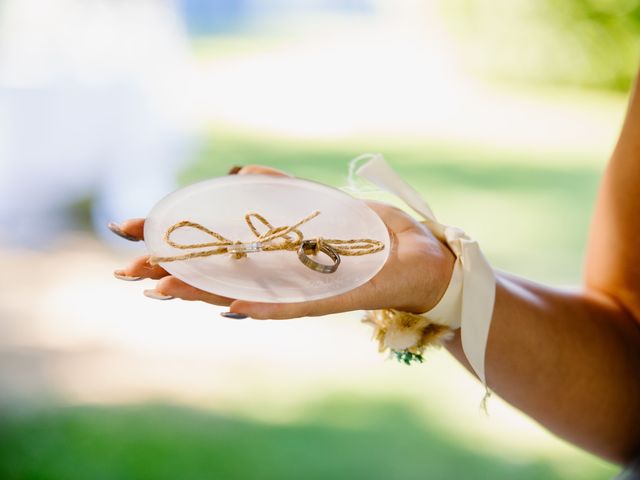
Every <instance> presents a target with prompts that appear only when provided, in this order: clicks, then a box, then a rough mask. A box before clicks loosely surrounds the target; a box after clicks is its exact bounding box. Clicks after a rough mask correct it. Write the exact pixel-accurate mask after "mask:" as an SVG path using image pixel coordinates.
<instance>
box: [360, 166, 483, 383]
mask: <svg viewBox="0 0 640 480" xmlns="http://www.w3.org/2000/svg"><path fill="white" fill-rule="evenodd" d="M351 162H352V163H351V165H350V172H351V173H352V174H355V175H356V176H358V177H361V178H364V179H366V180H368V181H369V182H371V183H373V184H375V185H376V186H378V187H379V188H381V189H383V190H385V191H387V192H389V193H392V194H394V195H395V196H397V197H398V198H400V199H401V200H403V201H404V202H405V203H406V204H407V205H408V206H409V207H411V208H412V209H413V210H415V211H416V212H417V213H418V214H419V215H420V216H421V217H422V218H423V219H424V221H423V222H422V223H424V224H425V225H427V226H428V227H429V229H430V230H431V231H432V232H433V234H434V235H435V236H436V237H437V238H438V239H439V240H441V241H443V242H445V243H446V244H447V245H449V247H450V248H451V250H452V251H453V253H454V254H455V256H456V261H455V264H454V269H453V275H452V277H451V280H450V282H449V286H448V287H447V291H446V292H445V294H444V296H443V297H442V299H441V300H440V301H439V302H438V304H437V305H436V306H435V307H434V308H432V309H431V310H430V311H429V312H426V313H424V314H423V316H425V317H426V318H428V319H430V320H432V321H433V322H434V323H440V324H443V325H446V326H448V327H450V328H452V329H455V328H460V329H461V338H462V349H463V351H464V354H465V356H466V357H467V359H468V360H469V363H470V364H471V366H472V367H473V370H474V371H475V372H476V374H477V375H478V377H479V378H480V380H481V381H482V383H484V384H485V385H486V374H485V354H486V349H487V340H488V337H489V328H490V326H491V318H492V316H493V307H494V302H495V289H496V287H495V285H496V279H495V274H494V272H493V269H492V268H491V265H489V262H488V261H487V259H486V258H485V257H484V255H483V254H482V252H481V251H480V246H479V245H478V242H476V241H475V240H473V239H472V238H470V237H469V236H468V235H467V234H466V233H465V232H464V231H463V230H461V229H459V228H457V227H450V226H447V225H443V224H441V223H439V222H438V221H437V220H436V217H435V215H434V214H433V211H432V210H431V207H430V206H429V204H428V203H427V202H426V201H425V200H424V199H423V198H422V197H421V196H420V194H419V193H418V192H417V191H416V190H414V189H413V188H412V187H411V186H410V185H409V184H408V183H407V182H405V181H404V180H403V179H402V178H401V177H400V176H399V175H398V174H397V173H396V172H395V171H393V170H392V169H391V167H390V166H389V165H388V164H387V162H386V161H385V160H384V157H383V156H382V155H380V154H366V155H362V156H360V157H357V158H355V159H353V160H352V161H351Z"/></svg>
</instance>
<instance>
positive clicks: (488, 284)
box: [460, 238, 496, 384]
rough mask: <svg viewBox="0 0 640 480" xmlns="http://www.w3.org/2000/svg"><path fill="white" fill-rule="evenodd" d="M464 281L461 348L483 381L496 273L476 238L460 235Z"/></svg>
mask: <svg viewBox="0 0 640 480" xmlns="http://www.w3.org/2000/svg"><path fill="white" fill-rule="evenodd" d="M460 242H461V247H462V255H461V261H462V267H463V270H464V280H463V281H464V285H463V288H462V314H461V322H460V324H461V328H460V336H461V340H462V349H463V350H464V353H465V355H466V357H467V359H468V360H469V363H470V364H471V366H472V367H473V370H474V371H475V372H476V374H477V375H478V378H480V381H482V383H484V384H486V383H487V380H486V375H485V355H486V350H487V340H488V338H489V329H490V327H491V319H492V317H493V307H494V303H495V295H496V289H495V274H494V272H493V269H492V268H491V265H489V262H488V261H487V259H486V258H485V256H484V255H483V254H482V251H481V250H480V246H479V245H478V242H476V241H475V240H467V239H462V238H461V239H460Z"/></svg>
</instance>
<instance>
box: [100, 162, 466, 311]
mask: <svg viewBox="0 0 640 480" xmlns="http://www.w3.org/2000/svg"><path fill="white" fill-rule="evenodd" d="M256 173H260V174H269V175H283V176H285V175H286V174H285V173H284V172H281V171H279V170H275V169H272V168H268V167H263V166H258V165H249V166H246V167H243V168H242V169H240V170H239V171H238V172H237V174H238V175H251V174H256ZM367 203H368V205H369V207H370V208H371V209H372V210H373V211H375V212H376V213H377V214H378V215H379V216H380V218H381V219H382V221H383V222H384V223H385V225H386V226H387V228H388V229H389V234H390V237H391V240H392V241H391V251H390V252H389V258H388V260H387V262H386V264H385V266H384V267H383V268H382V270H380V272H379V273H378V274H377V275H376V276H375V277H373V278H372V279H371V280H369V281H368V282H367V283H365V284H363V285H361V286H360V287H358V288H355V289H353V290H351V291H349V292H346V293H343V294H341V295H337V296H335V297H330V298H326V299H322V300H314V301H310V302H299V303H262V302H249V301H246V300H236V299H233V298H227V297H222V296H220V295H216V294H213V293H209V292H205V291H203V290H199V289H197V288H195V287H192V286H191V285H188V284H186V283H184V282H182V281H181V280H178V279H177V278H175V277H173V276H171V275H170V274H169V273H168V272H167V271H166V270H164V269H163V268H162V267H160V266H159V265H156V266H152V265H150V264H149V263H148V260H149V257H148V256H143V257H139V258H137V259H135V260H134V261H133V262H131V264H129V265H128V266H127V267H126V268H125V269H123V270H116V272H114V273H115V275H116V277H117V278H120V279H123V280H139V279H142V278H151V279H154V280H159V281H158V283H157V284H156V288H155V290H147V291H145V295H147V296H149V297H152V298H158V299H169V298H181V299H183V300H199V301H203V302H206V303H211V304H214V305H222V306H229V310H230V312H232V313H236V314H242V315H246V316H248V317H251V318H254V319H287V318H298V317H305V316H319V315H327V314H331V313H338V312H346V311H351V310H375V309H380V308H395V309H397V310H403V311H407V312H414V313H422V312H426V311H428V310H430V309H431V308H432V307H433V306H435V305H436V303H437V302H438V301H439V299H440V298H441V297H442V295H443V294H444V292H445V290H446V288H447V285H448V283H449V278H450V277H451V272H452V269H453V264H454V260H455V257H454V255H453V253H452V252H451V251H450V250H449V248H448V247H446V246H445V245H444V244H443V243H441V242H440V241H439V240H438V239H436V238H435V237H434V236H433V234H432V233H431V232H430V231H429V229H428V228H427V227H425V226H424V225H422V224H420V223H419V222H417V221H416V220H414V219H413V218H411V217H410V216H409V215H407V214H406V213H404V212H403V211H402V210H400V209H398V208H395V207H392V206H390V205H386V204H383V203H378V202H367ZM110 228H111V229H112V231H114V233H117V234H118V235H121V236H123V237H125V238H127V239H129V240H142V239H143V231H144V219H132V220H126V221H125V222H123V223H122V224H121V225H116V224H110Z"/></svg>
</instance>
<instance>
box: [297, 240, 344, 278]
mask: <svg viewBox="0 0 640 480" xmlns="http://www.w3.org/2000/svg"><path fill="white" fill-rule="evenodd" d="M317 246H318V241H317V240H304V241H303V242H302V243H301V244H300V247H298V258H299V259H300V261H301V262H302V263H303V264H304V265H305V266H306V267H308V268H310V269H311V270H315V271H316V272H320V273H333V272H335V271H336V270H337V269H338V266H339V265H340V255H338V252H336V251H335V250H334V249H333V248H332V247H331V246H329V245H326V244H324V243H322V244H321V245H320V248H319V249H318V248H317ZM316 251H320V252H322V253H324V254H325V255H326V256H327V257H329V258H330V259H331V260H333V264H331V265H325V264H323V263H318V262H316V261H315V260H313V259H311V258H310V257H309V254H313V253H315V252H316Z"/></svg>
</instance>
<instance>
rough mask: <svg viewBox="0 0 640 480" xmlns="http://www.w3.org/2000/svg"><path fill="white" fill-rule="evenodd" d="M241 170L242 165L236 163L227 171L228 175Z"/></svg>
mask: <svg viewBox="0 0 640 480" xmlns="http://www.w3.org/2000/svg"><path fill="white" fill-rule="evenodd" d="M240 170H242V166H241V165H234V166H233V167H231V168H230V169H229V171H228V172H227V174H228V175H235V174H236V173H238V172H239V171H240Z"/></svg>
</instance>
